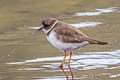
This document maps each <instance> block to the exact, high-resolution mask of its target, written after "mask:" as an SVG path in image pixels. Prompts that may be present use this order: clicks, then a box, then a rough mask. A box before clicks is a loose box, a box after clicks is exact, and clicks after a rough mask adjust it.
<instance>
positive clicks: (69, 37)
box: [38, 17, 108, 68]
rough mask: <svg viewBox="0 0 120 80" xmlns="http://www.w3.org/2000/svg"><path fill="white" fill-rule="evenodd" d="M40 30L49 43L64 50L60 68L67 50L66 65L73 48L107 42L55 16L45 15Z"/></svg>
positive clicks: (105, 43)
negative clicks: (92, 36)
mask: <svg viewBox="0 0 120 80" xmlns="http://www.w3.org/2000/svg"><path fill="white" fill-rule="evenodd" d="M41 30H42V31H43V32H44V33H45V35H46V38H47V40H48V41H49V43H51V44H52V45H53V46H54V47H56V48H57V49H58V50H60V51H62V52H64V58H63V60H62V61H61V64H60V65H59V67H61V68H62V67H63V65H64V62H65V59H66V55H67V53H66V52H67V51H69V52H70V57H69V60H68V62H67V65H68V66H70V61H71V57H72V53H73V52H72V51H73V50H77V49H80V48H82V47H84V46H86V45H89V44H99V45H107V44H108V42H104V41H99V40H95V39H93V38H90V37H88V36H87V35H86V34H84V33H83V32H82V31H80V30H79V29H77V28H76V27H75V26H73V25H71V24H69V23H66V22H63V21H58V20H57V19H56V18H52V17H47V18H45V19H44V20H43V21H42V22H41V25H40V27H39V29H38V31H41Z"/></svg>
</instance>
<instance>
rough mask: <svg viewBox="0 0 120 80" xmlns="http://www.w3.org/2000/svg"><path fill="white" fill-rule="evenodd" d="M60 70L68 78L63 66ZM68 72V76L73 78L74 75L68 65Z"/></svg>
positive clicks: (67, 79)
mask: <svg viewBox="0 0 120 80" xmlns="http://www.w3.org/2000/svg"><path fill="white" fill-rule="evenodd" d="M60 69H61V70H62V72H63V73H64V76H65V77H66V80H69V77H68V75H67V74H66V72H65V70H64V68H63V67H61V68H60ZM68 69H69V72H70V76H71V77H72V80H74V76H73V72H72V69H71V67H70V66H68Z"/></svg>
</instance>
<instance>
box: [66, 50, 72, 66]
mask: <svg viewBox="0 0 120 80" xmlns="http://www.w3.org/2000/svg"><path fill="white" fill-rule="evenodd" d="M71 57H72V50H70V58H69V61H68V63H67V65H68V66H70V60H71Z"/></svg>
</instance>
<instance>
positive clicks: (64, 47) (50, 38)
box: [47, 31, 89, 51]
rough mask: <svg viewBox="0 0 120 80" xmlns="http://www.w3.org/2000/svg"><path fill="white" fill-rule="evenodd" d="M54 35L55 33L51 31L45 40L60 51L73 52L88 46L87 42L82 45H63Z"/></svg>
mask: <svg viewBox="0 0 120 80" xmlns="http://www.w3.org/2000/svg"><path fill="white" fill-rule="evenodd" d="M55 35H56V33H55V32H53V31H52V32H51V33H50V34H49V36H48V37H47V39H48V41H49V42H50V43H51V44H52V45H53V46H54V47H56V48H58V49H59V50H60V51H65V50H66V51H68V50H75V49H79V48H81V47H83V46H85V45H88V44H89V42H88V41H84V42H82V43H63V42H62V41H60V40H58V39H57V38H56V37H55Z"/></svg>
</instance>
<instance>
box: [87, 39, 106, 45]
mask: <svg viewBox="0 0 120 80" xmlns="http://www.w3.org/2000/svg"><path fill="white" fill-rule="evenodd" d="M88 42H89V43H90V44H99V45H107V44H108V42H103V41H98V40H95V39H91V38H88Z"/></svg>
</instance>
